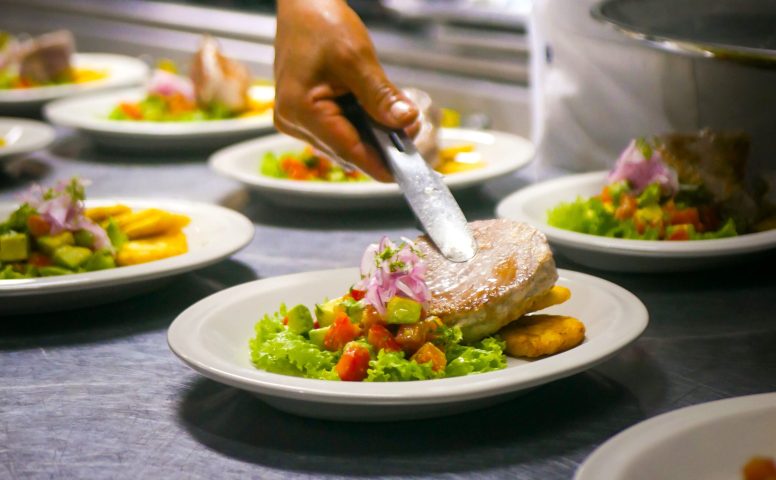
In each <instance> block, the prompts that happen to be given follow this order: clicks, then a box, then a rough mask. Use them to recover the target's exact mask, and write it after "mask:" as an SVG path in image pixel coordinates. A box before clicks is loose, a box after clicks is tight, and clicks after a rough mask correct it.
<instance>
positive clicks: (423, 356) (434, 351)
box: [410, 342, 447, 372]
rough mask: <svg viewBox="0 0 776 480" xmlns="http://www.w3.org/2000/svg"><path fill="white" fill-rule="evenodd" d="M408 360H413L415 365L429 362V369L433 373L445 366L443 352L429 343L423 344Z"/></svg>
mask: <svg viewBox="0 0 776 480" xmlns="http://www.w3.org/2000/svg"><path fill="white" fill-rule="evenodd" d="M410 360H414V361H415V362H417V363H428V362H431V369H432V370H434V371H435V372H438V371H440V370H444V368H445V366H446V365H447V356H446V355H445V352H443V351H442V350H440V349H439V348H438V347H437V346H436V345H434V344H433V343H431V342H426V343H424V344H423V346H422V347H420V348H419V349H418V351H417V352H415V354H414V355H413V356H412V357H410Z"/></svg>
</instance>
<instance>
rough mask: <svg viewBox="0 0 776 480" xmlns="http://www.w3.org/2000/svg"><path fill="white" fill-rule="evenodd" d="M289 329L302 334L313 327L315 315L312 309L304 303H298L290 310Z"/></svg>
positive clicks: (288, 315) (288, 316)
mask: <svg viewBox="0 0 776 480" xmlns="http://www.w3.org/2000/svg"><path fill="white" fill-rule="evenodd" d="M286 317H287V318H288V329H289V330H291V331H292V332H294V333H298V334H300V335H302V334H305V333H307V332H309V331H310V330H312V329H313V316H312V314H310V309H308V308H307V307H305V306H304V305H301V304H299V305H297V306H295V307H294V308H292V309H291V310H289V311H288V314H287V315H286Z"/></svg>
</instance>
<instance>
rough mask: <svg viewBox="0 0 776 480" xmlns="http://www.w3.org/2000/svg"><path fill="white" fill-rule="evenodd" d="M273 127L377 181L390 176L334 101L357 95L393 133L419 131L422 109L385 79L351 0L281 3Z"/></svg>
mask: <svg viewBox="0 0 776 480" xmlns="http://www.w3.org/2000/svg"><path fill="white" fill-rule="evenodd" d="M277 7H278V8H277V33H276V36H275V85H276V93H275V126H276V127H277V129H278V130H280V131H281V132H283V133H286V134H288V135H292V136H294V137H297V138H300V139H302V140H305V141H307V142H309V143H310V144H312V145H313V147H315V148H316V149H318V150H320V151H321V152H323V153H325V154H327V155H329V156H331V157H332V158H335V159H339V160H342V161H345V162H347V163H350V164H353V165H355V166H357V167H358V168H360V169H361V170H363V171H364V172H365V173H367V174H368V175H370V176H372V177H373V178H375V179H377V180H379V181H390V180H391V179H392V176H391V174H390V172H389V171H388V169H387V167H386V166H385V165H384V164H383V161H382V160H381V159H380V157H379V156H378V155H377V152H375V151H374V150H373V149H372V148H371V147H370V146H369V145H367V144H365V143H363V142H362V141H361V139H360V138H359V135H358V132H357V131H356V129H355V128H354V127H353V125H352V124H351V123H350V122H349V121H348V120H347V119H346V118H345V117H344V116H343V115H342V111H341V109H340V108H339V106H338V105H337V103H336V101H335V100H336V98H337V97H340V96H342V95H344V94H346V93H353V95H355V97H356V98H357V99H358V101H359V103H361V105H362V107H363V108H364V110H366V112H367V113H368V114H369V115H370V116H371V117H372V118H373V119H375V120H377V121H378V122H379V123H382V124H383V125H386V126H388V127H391V128H405V129H408V130H409V131H410V132H412V131H413V130H417V127H418V124H417V118H418V109H417V107H416V106H415V105H413V104H412V102H411V101H410V100H409V99H408V98H407V96H406V95H405V94H404V93H402V91H401V90H399V89H398V88H397V87H396V86H395V85H394V84H392V83H391V82H390V81H389V80H388V78H387V77H386V76H385V72H384V71H383V69H382V67H381V66H380V63H379V61H378V60H377V54H376V53H375V49H374V46H373V45H372V42H371V40H370V39H369V34H368V32H367V30H366V27H365V26H364V24H363V23H362V22H361V19H360V18H359V17H358V15H357V14H356V13H355V12H354V11H353V10H352V9H350V7H348V6H347V3H346V2H345V0H315V1H310V0H278V2H277Z"/></svg>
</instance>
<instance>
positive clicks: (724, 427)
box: [574, 393, 776, 480]
mask: <svg viewBox="0 0 776 480" xmlns="http://www.w3.org/2000/svg"><path fill="white" fill-rule="evenodd" d="M775 432H776V393H765V394H760V395H749V396H745V397H736V398H730V399H726V400H719V401H716V402H709V403H702V404H699V405H694V406H692V407H686V408H682V409H679V410H674V411H673V412H669V413H665V414H663V415H660V416H657V417H654V418H651V419H649V420H646V421H644V422H641V423H639V424H636V425H635V426H633V427H630V428H629V429H627V430H625V431H624V432H622V433H620V434H618V435H616V436H615V437H613V438H611V439H610V440H608V441H607V442H606V443H604V444H603V445H601V446H600V447H598V448H597V449H596V450H595V451H594V452H593V453H592V455H590V457H588V459H587V460H585V462H584V463H583V464H582V465H581V466H580V468H579V470H578V471H577V474H576V476H575V477H574V479H575V480H599V479H603V478H606V479H608V480H651V479H657V478H659V479H660V480H686V479H689V478H697V479H701V478H702V479H704V480H729V479H737V478H743V477H742V475H741V470H742V468H743V466H744V465H745V464H746V462H747V461H748V460H749V459H750V458H752V457H754V456H766V457H768V456H769V457H771V458H776V433H775Z"/></svg>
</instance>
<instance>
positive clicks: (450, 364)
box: [445, 336, 507, 377]
mask: <svg viewBox="0 0 776 480" xmlns="http://www.w3.org/2000/svg"><path fill="white" fill-rule="evenodd" d="M504 348H506V343H505V342H504V341H503V340H502V339H501V338H499V337H498V336H493V337H487V338H484V339H482V340H481V341H479V342H477V343H475V344H474V345H451V346H448V348H447V350H446V352H445V353H446V356H447V367H445V376H446V377H460V376H463V375H471V374H474V373H485V372H492V371H495V370H501V369H504V368H506V366H507V358H506V356H505V355H504Z"/></svg>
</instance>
